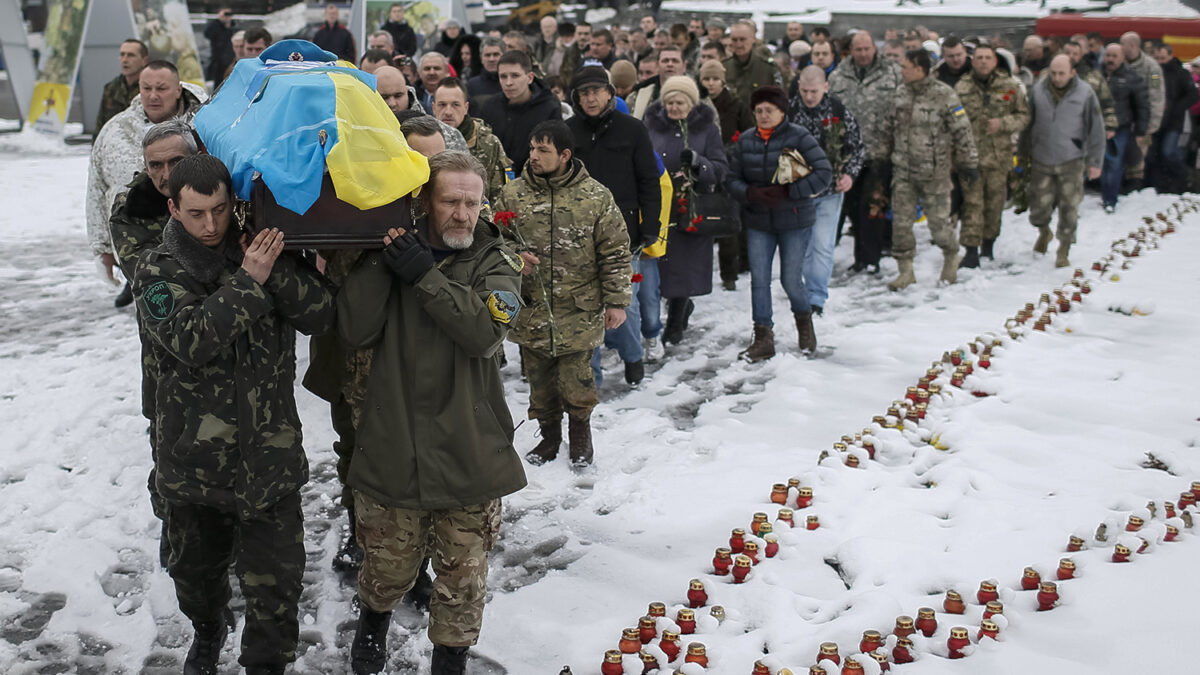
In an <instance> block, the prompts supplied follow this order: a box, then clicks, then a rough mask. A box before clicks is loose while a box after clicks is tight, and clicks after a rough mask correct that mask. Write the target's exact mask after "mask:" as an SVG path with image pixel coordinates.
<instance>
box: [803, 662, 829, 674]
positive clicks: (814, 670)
mask: <svg viewBox="0 0 1200 675" xmlns="http://www.w3.org/2000/svg"><path fill="white" fill-rule="evenodd" d="M808 675H829V672H828V671H826V670H825V669H824V668H823V667H821V666H819V665H815V664H814V665H811V666H809V667H808Z"/></svg>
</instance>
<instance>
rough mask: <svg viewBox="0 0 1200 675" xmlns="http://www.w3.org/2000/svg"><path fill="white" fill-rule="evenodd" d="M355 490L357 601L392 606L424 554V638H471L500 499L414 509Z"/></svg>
mask: <svg viewBox="0 0 1200 675" xmlns="http://www.w3.org/2000/svg"><path fill="white" fill-rule="evenodd" d="M585 363H586V362H585ZM354 496H355V503H356V508H355V513H356V517H357V518H358V525H357V536H358V543H359V545H360V546H362V549H363V552H364V553H365V556H364V559H363V566H362V569H361V570H359V572H358V598H359V600H360V601H361V602H362V603H363V604H364V605H366V606H367V607H368V608H370V609H371V610H372V611H375V612H390V611H392V608H393V607H395V606H396V603H398V602H400V599H401V598H403V597H404V594H405V593H407V592H408V591H409V589H411V588H412V586H413V584H414V583H415V582H416V580H417V574H418V573H419V572H420V571H421V568H422V567H424V565H425V559H426V558H431V559H432V561H433V573H434V574H435V575H436V576H435V577H434V580H433V597H432V598H431V599H430V602H429V639H430V641H432V642H433V643H434V644H436V645H445V646H447V647H468V646H470V645H473V644H475V642H476V641H477V640H478V639H479V628H480V626H482V625H483V604H484V600H485V599H486V597H487V573H488V561H487V554H488V551H490V550H492V546H493V545H494V544H495V543H496V535H497V534H499V532H500V500H499V499H492V500H489V501H487V502H484V503H482V504H475V505H472V506H464V507H462V508H457V509H437V510H434V511H418V510H413V509H401V508H393V507H389V506H384V505H383V504H380V503H379V502H377V501H375V500H374V499H371V498H370V497H368V496H366V495H364V494H363V493H361V492H355V493H354Z"/></svg>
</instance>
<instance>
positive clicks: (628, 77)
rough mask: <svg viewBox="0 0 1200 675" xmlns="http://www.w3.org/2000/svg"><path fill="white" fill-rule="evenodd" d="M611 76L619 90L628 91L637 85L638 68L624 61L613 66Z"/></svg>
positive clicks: (613, 83)
mask: <svg viewBox="0 0 1200 675" xmlns="http://www.w3.org/2000/svg"><path fill="white" fill-rule="evenodd" d="M609 76H610V77H611V79H612V85H613V86H614V87H616V88H617V89H628V88H630V87H632V86H633V85H635V84H637V68H635V67H634V66H633V64H632V63H630V62H629V61H626V60H624V59H621V60H620V61H617V62H616V63H614V64H613V65H612V70H611V71H610V73H609Z"/></svg>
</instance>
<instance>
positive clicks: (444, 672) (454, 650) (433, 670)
mask: <svg viewBox="0 0 1200 675" xmlns="http://www.w3.org/2000/svg"><path fill="white" fill-rule="evenodd" d="M466 672H467V648H466V647H447V646H445V645H434V646H433V664H432V666H431V667H430V669H429V675H466Z"/></svg>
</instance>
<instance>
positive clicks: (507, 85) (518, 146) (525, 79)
mask: <svg viewBox="0 0 1200 675" xmlns="http://www.w3.org/2000/svg"><path fill="white" fill-rule="evenodd" d="M497 72H498V73H499V78H500V95H499V96H493V97H492V98H490V99H488V100H487V101H486V102H485V103H484V104H483V107H482V108H481V109H480V111H479V116H480V117H482V118H483V121H485V122H487V123H488V125H489V126H491V127H492V131H493V132H495V134H496V137H497V138H499V139H500V143H501V144H502V145H504V151H505V153H506V154H507V155H508V156H509V157H511V158H512V161H513V172H514V173H515V174H517V175H518V176H520V175H521V171H522V170H523V169H524V168H525V162H526V160H528V159H529V134H530V132H532V131H533V128H534V127H535V126H537V124H538V122H544V121H546V120H560V119H562V104H561V103H559V100H558V98H557V97H556V96H555V95H554V94H553V93H552V92H551V91H550V90H549V89H548V88H546V86H545V85H543V84H542V83H541V82H539V81H538V80H537V78H535V77H534V75H533V64H532V62H530V60H529V56H528V55H527V54H525V52H519V51H515V50H514V51H510V52H508V53H507V54H505V55H504V56H502V57H501V58H500V63H499V65H498V66H497Z"/></svg>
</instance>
